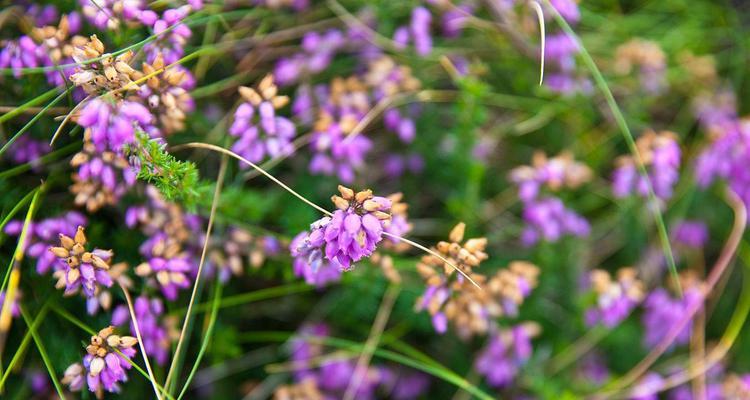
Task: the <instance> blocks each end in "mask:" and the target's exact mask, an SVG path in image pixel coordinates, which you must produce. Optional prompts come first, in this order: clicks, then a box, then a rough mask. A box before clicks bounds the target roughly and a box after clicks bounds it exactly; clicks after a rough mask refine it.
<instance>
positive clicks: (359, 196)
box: [354, 189, 372, 203]
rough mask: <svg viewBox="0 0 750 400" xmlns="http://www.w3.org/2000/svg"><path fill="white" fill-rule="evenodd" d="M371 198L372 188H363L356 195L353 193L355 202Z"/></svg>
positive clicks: (362, 201)
mask: <svg viewBox="0 0 750 400" xmlns="http://www.w3.org/2000/svg"><path fill="white" fill-rule="evenodd" d="M371 198H372V190H370V189H367V190H363V191H361V192H358V193H357V194H356V195H354V200H355V201H356V202H357V203H364V201H365V200H368V199H371Z"/></svg>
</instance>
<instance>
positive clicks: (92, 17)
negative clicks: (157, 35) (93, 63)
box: [79, 0, 157, 30]
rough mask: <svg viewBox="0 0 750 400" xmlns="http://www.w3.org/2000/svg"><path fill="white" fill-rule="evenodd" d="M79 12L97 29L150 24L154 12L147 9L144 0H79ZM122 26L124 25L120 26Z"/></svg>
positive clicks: (154, 17) (153, 17) (114, 28)
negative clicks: (93, 0) (94, 0)
mask: <svg viewBox="0 0 750 400" xmlns="http://www.w3.org/2000/svg"><path fill="white" fill-rule="evenodd" d="M79 3H80V5H81V12H82V13H83V16H84V17H86V19H87V20H88V21H89V23H91V24H92V25H94V26H95V27H97V28H99V29H110V30H117V29H120V28H121V27H122V24H123V23H124V24H125V25H127V26H130V27H132V26H137V25H141V24H143V25H150V24H152V23H153V22H154V20H156V17H157V15H156V13H155V12H153V11H151V10H148V9H147V4H146V3H147V2H146V1H145V0H97V1H96V3H94V2H92V1H90V0H79ZM122 28H124V27H122Z"/></svg>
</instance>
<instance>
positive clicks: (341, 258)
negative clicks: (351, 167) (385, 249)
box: [323, 188, 391, 270]
mask: <svg viewBox="0 0 750 400" xmlns="http://www.w3.org/2000/svg"><path fill="white" fill-rule="evenodd" d="M344 189H346V188H344ZM340 190H341V189H340ZM341 193H342V195H344V196H346V197H345V198H341V197H337V196H334V202H335V203H336V206H337V207H338V208H339V209H338V210H336V211H334V213H333V217H332V218H331V219H330V221H327V223H325V225H324V227H323V229H324V234H323V240H324V241H325V251H324V252H325V256H326V258H327V259H328V260H335V261H337V262H338V263H339V264H340V265H341V267H342V268H343V269H345V270H348V269H351V268H353V267H354V264H353V263H355V262H357V261H359V260H361V259H363V258H365V257H369V256H370V255H371V254H372V252H373V251H375V247H376V246H377V244H378V243H379V242H380V241H381V240H382V239H383V231H384V229H385V227H384V224H385V222H384V221H387V220H390V214H388V212H389V211H390V208H391V201H390V200H388V199H386V198H385V197H373V196H372V192H370V191H365V192H359V193H357V194H356V195H354V193H353V191H351V189H347V190H341ZM350 193H351V196H349V194H350ZM355 196H356V197H355ZM339 199H340V200H342V201H338V200H339Z"/></svg>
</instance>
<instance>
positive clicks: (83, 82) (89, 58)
mask: <svg viewBox="0 0 750 400" xmlns="http://www.w3.org/2000/svg"><path fill="white" fill-rule="evenodd" d="M133 55H134V53H133V52H132V51H126V52H124V53H122V54H120V55H118V56H111V55H109V54H105V53H104V43H102V41H101V40H99V38H98V37H96V35H91V37H90V38H89V41H88V42H87V43H86V44H84V45H82V46H79V47H76V48H75V50H73V60H74V61H75V62H76V63H78V64H79V66H78V67H76V69H75V73H74V74H73V75H71V76H70V80H71V82H73V84H75V85H76V86H80V87H82V88H83V90H85V91H86V93H88V94H94V95H98V94H104V93H107V92H113V91H116V90H120V89H123V88H131V89H137V88H138V87H137V85H136V84H135V83H134V82H133V81H135V80H138V79H139V78H141V76H142V73H140V72H139V71H136V70H135V69H133V67H131V66H130V64H129V63H130V61H131V60H132V58H133Z"/></svg>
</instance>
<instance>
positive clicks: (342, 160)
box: [309, 122, 372, 183]
mask: <svg viewBox="0 0 750 400" xmlns="http://www.w3.org/2000/svg"><path fill="white" fill-rule="evenodd" d="M310 146H311V147H312V149H313V151H314V152H315V154H314V155H313V157H312V159H311V160H310V166H309V168H310V172H312V173H313V174H324V175H335V176H338V178H339V179H341V181H342V182H344V183H351V182H353V181H354V177H355V171H356V170H358V169H360V168H361V167H362V166H363V165H364V162H365V156H366V155H367V153H368V152H369V151H370V149H371V148H372V141H370V139H368V138H367V137H365V136H364V135H357V136H355V137H349V136H346V135H345V134H344V132H343V131H342V130H341V125H340V123H338V122H333V123H331V124H330V125H329V126H328V127H327V129H325V130H318V131H315V132H314V133H313V135H312V139H311V141H310Z"/></svg>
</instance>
